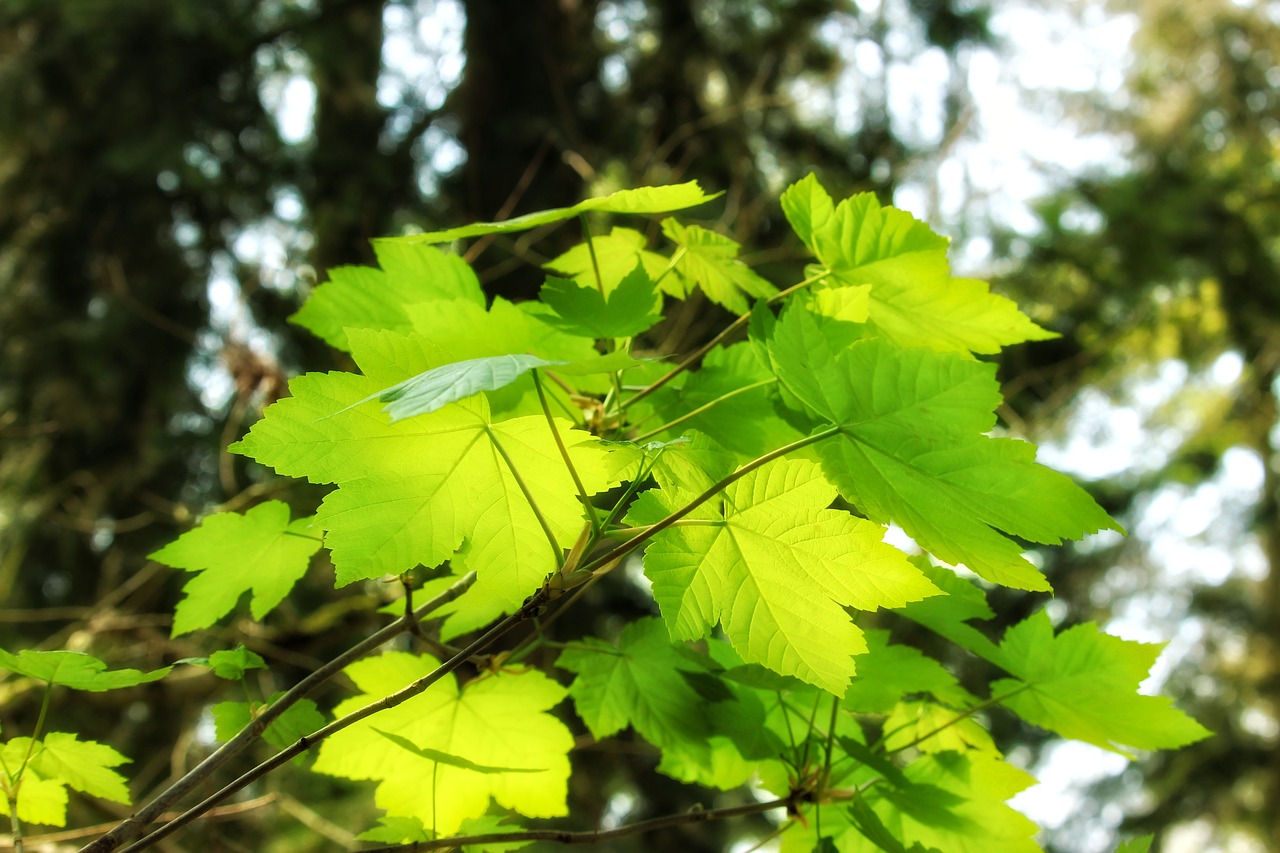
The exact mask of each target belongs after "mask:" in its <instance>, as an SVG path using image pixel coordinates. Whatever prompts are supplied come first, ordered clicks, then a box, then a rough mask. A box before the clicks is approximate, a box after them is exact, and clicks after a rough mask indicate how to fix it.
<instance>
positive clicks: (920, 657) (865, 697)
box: [844, 596, 978, 728]
mask: <svg viewBox="0 0 1280 853" xmlns="http://www.w3.org/2000/svg"><path fill="white" fill-rule="evenodd" d="M946 598H947V596H933V597H932V600H938V601H944V600H946ZM929 600H931V599H924V601H929ZM921 603H923V602H921ZM908 606H910V605H908ZM866 640H867V653H866V654H863V655H859V656H858V658H857V659H856V660H855V661H854V663H856V664H857V666H858V673H857V675H855V676H854V678H853V682H852V683H851V684H850V685H849V689H848V690H846V691H845V694H844V707H846V708H848V709H850V710H852V711H857V712H859V713H863V714H887V713H889V712H890V711H892V710H893V709H894V708H895V706H897V704H898V703H899V702H900V701H902V698H903V697H904V696H906V695H908V694H917V693H924V694H928V695H931V696H934V697H937V698H938V699H939V700H940V701H942V702H944V703H946V704H948V705H952V706H953V707H966V706H971V705H976V704H978V700H977V699H976V698H975V697H974V696H972V695H971V694H970V693H969V692H968V691H967V690H965V689H964V688H962V687H961V686H960V685H959V683H958V682H957V681H956V677H955V676H954V675H952V674H951V673H950V672H949V671H948V670H947V669H946V668H945V667H944V666H943V665H942V664H940V663H938V662H937V661H936V660H934V659H933V658H931V657H926V656H925V655H924V654H923V653H922V652H921V651H920V650H919V649H915V648H912V647H911V646H902V645H896V644H891V643H890V642H889V632H888V631H867V632H866ZM953 715H954V712H953ZM890 728H891V727H890Z"/></svg>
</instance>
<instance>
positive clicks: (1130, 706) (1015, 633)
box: [991, 610, 1210, 755]
mask: <svg viewBox="0 0 1280 853" xmlns="http://www.w3.org/2000/svg"><path fill="white" fill-rule="evenodd" d="M1161 648H1162V646H1160V645H1158V644H1153V643H1137V642H1133V641H1130V640H1122V639H1120V638H1119V637H1113V636H1110V635H1108V634H1104V633H1102V631H1100V630H1099V629H1098V626H1097V625H1095V624H1094V623H1092V622H1089V623H1085V624H1083V625H1076V626H1074V627H1072V628H1068V629H1067V630H1065V631H1063V632H1061V633H1060V634H1057V635H1056V636H1055V635H1054V633H1053V625H1052V624H1051V623H1050V622H1049V616H1048V614H1047V613H1046V612H1045V611H1043V610H1041V611H1039V612H1037V613H1035V614H1033V615H1032V616H1029V617H1028V618H1026V619H1025V620H1023V621H1022V622H1020V623H1018V624H1017V625H1015V626H1013V627H1012V628H1010V629H1009V630H1008V631H1007V632H1006V633H1005V636H1004V640H1003V641H1002V642H1001V643H1000V659H999V660H998V663H999V664H1000V665H1001V666H1002V667H1004V669H1005V670H1007V671H1008V672H1009V673H1010V674H1012V675H1013V676H1015V677H1014V678H1006V679H1000V680H999V681H996V682H994V683H993V684H992V685H991V693H992V695H993V696H1004V697H1006V698H1004V699H1003V700H1002V702H1001V704H1003V705H1004V706H1005V707H1007V708H1009V709H1010V710H1012V711H1013V712H1014V713H1015V714H1017V715H1018V716H1020V717H1022V719H1024V720H1026V721H1027V722H1029V723H1032V724H1033V725H1037V726H1041V727H1043V728H1046V729H1049V730H1050V731H1053V732H1056V733H1057V734H1059V735H1062V736H1063V737H1066V738H1072V739H1074V740H1082V741H1084V742H1086V743H1091V744H1094V745H1095V746H1100V747H1102V748H1103V749H1109V750H1111V751H1113V752H1118V753H1120V754H1122V755H1128V754H1130V753H1129V752H1128V750H1129V749H1172V748H1176V747H1180V746H1185V745H1186V744H1189V743H1194V742H1196V741H1198V740H1202V739H1203V738H1206V737H1208V736H1209V734H1210V732H1209V731H1208V730H1207V729H1205V728H1204V726H1202V725H1200V724H1199V723H1197V722H1196V721H1195V720H1193V719H1191V718H1190V717H1188V716H1187V715H1186V714H1184V713H1182V712H1181V711H1179V710H1178V709H1177V708H1174V707H1173V705H1172V703H1171V701H1170V700H1169V699H1167V698H1166V697H1163V696H1144V695H1140V694H1139V693H1138V686H1139V685H1140V684H1141V683H1142V682H1143V680H1145V679H1146V677H1147V675H1148V674H1149V672H1150V670H1151V667H1152V665H1153V664H1154V663H1155V661H1156V658H1157V657H1158V656H1159V654H1160V649H1161Z"/></svg>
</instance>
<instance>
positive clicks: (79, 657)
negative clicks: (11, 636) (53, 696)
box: [0, 649, 173, 693]
mask: <svg viewBox="0 0 1280 853" xmlns="http://www.w3.org/2000/svg"><path fill="white" fill-rule="evenodd" d="M0 668H3V669H7V670H9V671H11V672H16V673H18V674H19V675H26V676H29V677H30V678H35V679H38V680H40V681H43V682H46V683H47V684H57V685H59V686H61V687H70V688H71V689H72V690H88V691H91V692H94V693H100V692H102V691H104V690H115V689H117V688H120V687H133V686H134V685H137V684H146V683H147V682H150V681H159V680H160V679H161V678H164V677H165V676H166V675H168V674H169V672H170V670H172V669H173V667H172V666H165V667H161V668H160V669H156V670H152V671H151V672H141V671H139V670H136V669H112V670H108V669H107V665H106V663H104V662H103V661H100V660H98V659H97V658H95V657H94V656H93V655H88V654H85V653H84V652H68V651H62V650H54V651H47V652H42V651H36V650H35V649H24V650H22V651H20V652H18V653H17V654H16V655H15V654H13V653H12V652H8V651H5V650H4V649H0Z"/></svg>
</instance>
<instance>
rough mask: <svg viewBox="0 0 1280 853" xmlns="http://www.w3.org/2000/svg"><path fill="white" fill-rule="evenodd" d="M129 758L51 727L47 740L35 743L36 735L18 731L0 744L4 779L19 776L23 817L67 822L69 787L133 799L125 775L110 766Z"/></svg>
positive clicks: (1, 803) (6, 782)
mask: <svg viewBox="0 0 1280 853" xmlns="http://www.w3.org/2000/svg"><path fill="white" fill-rule="evenodd" d="M28 752H29V753H30V760H29V761H27V756H28ZM128 761H129V759H128V758H125V757H124V756H123V755H121V754H120V753H119V752H116V751H115V750H114V749H112V748H111V747H109V746H106V745H105V744H101V743H96V742H94V741H91V740H79V739H78V738H77V736H76V735H75V734H72V733H69V732H49V734H47V735H45V737H44V739H43V740H37V741H35V742H34V743H33V742H32V740H31V738H26V737H18V738H14V739H13V740H11V741H9V742H7V743H6V744H4V746H3V747H0V770H3V775H2V776H0V784H3V786H4V787H5V788H6V789H7V788H9V786H10V785H12V784H13V782H14V780H15V779H20V781H19V786H20V787H19V789H18V809H17V811H18V818H19V819H20V820H23V821H27V822H30V823H42V824H46V825H50V826H65V825H66V822H67V814H66V809H67V790H66V789H67V788H71V789H73V790H76V791H80V792H81V793H84V794H89V795H90V796H94V797H101V798H102V799H104V800H111V801H112V802H115V803H122V804H124V805H128V804H129V802H130V801H129V789H128V786H127V784H126V780H125V778H124V777H123V776H121V775H120V774H119V773H117V772H116V771H114V770H112V769H111V768H113V767H117V766H119V765H121V764H125V763H127V762H128ZM24 762H25V764H24ZM8 799H9V798H8V797H7V796H6V797H0V814H8V813H9V803H8Z"/></svg>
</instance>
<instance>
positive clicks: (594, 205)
mask: <svg viewBox="0 0 1280 853" xmlns="http://www.w3.org/2000/svg"><path fill="white" fill-rule="evenodd" d="M715 197H716V196H714V195H707V194H706V193H704V192H703V191H702V188H701V187H699V186H698V182H697V181H689V182H688V183H684V184H673V185H671V186H665V187H641V188H639V189H633V190H619V191H618V192H615V193H612V194H610V195H607V196H604V197H602V198H589V199H587V200H586V201H582V202H579V203H577V204H575V205H573V206H572V207H558V208H554V209H552V210H541V211H538V212H537V213H527V214H525V215H524V216H517V217H515V218H514V219H507V220H505V221H503V222H476V223H473V224H471V225H463V226H460V227H458V228H446V229H444V230H443V231H429V232H427V233H425V234H410V235H408V236H405V237H389V238H385V239H384V240H375V241H374V245H375V246H376V245H377V244H378V243H380V242H389V243H397V242H400V243H447V242H449V241H451V240H461V239H463V238H465V237H480V236H482V235H485V234H507V233H510V232H512V231H528V230H529V229H530V228H537V227H538V226H540V225H550V224H551V223H553V222H563V221H564V220H566V219H573V218H574V217H576V216H577V215H578V214H580V213H587V212H591V211H595V212H598V213H635V214H651V213H667V212H670V211H673V210H683V209H685V208H687V207H695V206H697V205H699V204H703V203H705V202H708V201H711V200H712V199H713V198H715Z"/></svg>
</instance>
